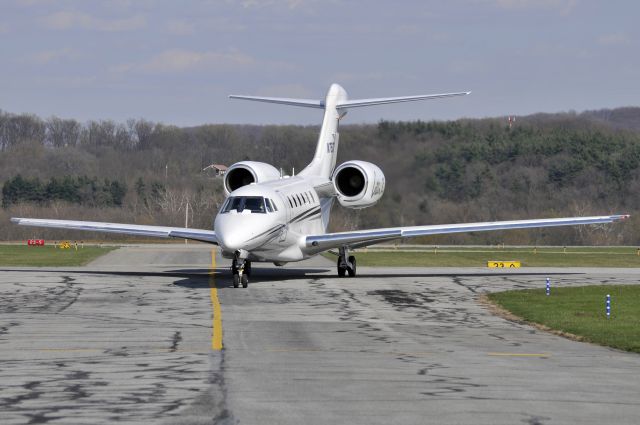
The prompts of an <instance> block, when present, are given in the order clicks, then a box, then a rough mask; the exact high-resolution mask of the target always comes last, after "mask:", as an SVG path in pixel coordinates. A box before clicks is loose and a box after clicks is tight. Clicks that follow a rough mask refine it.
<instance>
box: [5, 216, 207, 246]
mask: <svg viewBox="0 0 640 425" xmlns="http://www.w3.org/2000/svg"><path fill="white" fill-rule="evenodd" d="M11 221H12V222H14V223H16V224H19V225H21V226H34V227H52V228H56V229H69V230H87V231H91V232H105V233H119V234H124V235H136V236H150V237H154V238H182V239H191V240H194V241H200V242H207V243H212V244H216V245H217V244H218V239H217V238H216V233H215V232H214V231H213V230H202V229H189V228H185V227H164V226H145V225H141V224H121V223H102V222H97V221H75V220H49V219H40V218H12V219H11Z"/></svg>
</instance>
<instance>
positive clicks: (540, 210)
mask: <svg viewBox="0 0 640 425" xmlns="http://www.w3.org/2000/svg"><path fill="white" fill-rule="evenodd" d="M318 130H319V127H317V126H254V125H224V124H220V125H202V126H197V127H188V128H179V127H176V126H171V125H165V124H161V123H153V122H150V121H147V120H144V119H137V120H136V119H131V120H128V121H127V122H126V123H115V122H113V121H109V120H104V121H89V122H86V123H79V122H77V121H75V120H72V119H61V118H57V117H51V118H47V119H41V118H39V117H37V116H34V115H28V114H21V115H16V114H10V113H7V112H2V111H0V181H2V182H5V187H7V189H6V192H5V190H4V188H3V200H2V202H3V206H5V208H4V210H3V211H0V229H1V230H2V231H3V233H2V234H4V235H5V237H6V238H12V237H13V238H16V237H18V235H19V234H20V233H19V230H16V229H14V228H11V227H8V226H7V225H5V224H4V223H5V222H6V220H2V218H6V217H9V216H10V214H12V213H14V212H15V211H16V210H19V209H22V210H20V211H23V212H24V210H25V209H30V210H29V212H34V213H36V214H37V215H40V216H43V217H50V216H51V214H52V213H54V214H58V215H63V214H67V215H68V214H76V215H77V218H78V219H80V218H85V219H86V217H89V218H90V219H91V218H95V219H98V218H100V217H102V218H101V219H104V220H105V221H114V220H122V221H128V222H138V223H143V224H160V225H183V223H184V215H185V211H186V210H187V204H189V211H193V217H192V219H191V220H192V222H190V226H193V227H196V226H197V227H202V228H210V227H211V220H212V217H213V215H214V214H215V213H216V211H217V208H218V207H219V205H220V204H221V202H222V201H223V200H224V194H223V192H222V186H221V181H220V179H215V178H212V177H211V176H208V175H206V174H205V173H204V172H203V169H204V168H205V167H206V166H207V165H209V164H212V163H221V164H226V165H230V164H232V163H234V162H236V161H241V160H245V159H251V160H257V161H264V162H268V163H270V164H272V165H274V166H276V167H277V168H283V170H284V171H285V173H290V172H291V171H292V169H293V168H295V169H296V170H300V169H301V168H302V167H303V166H305V165H306V164H307V163H308V162H309V161H310V159H311V158H312V157H313V152H314V150H315V143H316V140H317V135H318ZM340 133H341V137H340V146H339V151H338V161H339V162H342V161H346V160H350V159H362V160H365V161H371V162H373V163H375V164H377V165H379V166H380V167H381V169H382V170H383V172H384V173H385V176H386V182H387V185H386V193H385V195H384V196H383V198H382V200H381V201H380V202H379V204H378V205H376V206H374V207H372V208H368V209H365V210H362V211H350V210H344V209H342V208H339V207H336V208H335V209H334V213H333V216H332V217H333V221H332V224H331V229H332V230H336V231H337V230H350V229H354V228H358V227H361V228H363V227H385V226H395V225H419V224H432V223H433V224H438V223H453V222H470V221H486V220H505V219H519V218H522V219H524V218H535V217H558V216H574V215H591V214H594V215H595V214H609V213H620V212H627V213H631V214H633V213H634V212H636V211H640V199H639V197H638V196H637V193H639V191H640V108H622V109H616V110H602V111H589V112H585V113H581V114H576V113H560V114H536V115H530V116H523V117H517V120H516V122H515V123H513V125H512V126H509V125H508V121H507V119H506V117H498V118H486V119H460V120H456V121H412V122H391V121H381V122H379V123H377V124H371V125H343V126H341V129H340ZM18 176H20V179H21V181H18V182H17V183H16V181H15V180H16V179H17V178H18ZM57 176H67V177H57ZM87 176H91V177H87ZM105 179H106V180H105ZM114 182H115V183H116V185H115V186H113V184H114ZM112 186H113V190H112ZM18 193H20V195H18ZM113 193H115V197H114V195H113ZM47 197H49V198H47ZM5 198H6V201H5ZM62 204H68V206H66V207H65V206H63V205H62ZM74 205H81V206H83V207H84V208H83V209H81V210H80V209H75V208H74ZM85 216H86V217H85ZM52 218H53V217H52ZM14 227H15V226H14ZM610 228H612V229H614V230H613V231H609V230H602V229H599V228H584V229H582V230H578V229H577V228H566V229H552V230H544V229H543V230H529V231H516V232H489V233H477V234H463V235H446V236H439V237H432V238H428V239H426V241H428V242H433V243H454V242H456V243H457V242H465V243H501V242H506V243H522V244H536V243H553V244H557V245H564V244H589V243H600V242H602V241H607V242H608V243H625V244H634V245H635V244H637V243H640V220H636V219H635V218H633V217H632V220H631V222H630V223H626V224H625V225H624V226H613V227H610ZM603 229H604V228H603ZM607 229H609V228H607ZM5 230H6V232H5Z"/></svg>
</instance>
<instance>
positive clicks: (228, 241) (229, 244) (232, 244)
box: [216, 231, 244, 251]
mask: <svg viewBox="0 0 640 425" xmlns="http://www.w3.org/2000/svg"><path fill="white" fill-rule="evenodd" d="M216 237H217V238H218V243H219V244H220V246H221V247H222V248H223V249H225V250H227V251H236V250H238V249H240V248H243V246H242V245H243V242H244V240H243V238H242V237H240V235H238V234H235V233H234V232H223V233H220V234H219V233H218V232H217V231H216Z"/></svg>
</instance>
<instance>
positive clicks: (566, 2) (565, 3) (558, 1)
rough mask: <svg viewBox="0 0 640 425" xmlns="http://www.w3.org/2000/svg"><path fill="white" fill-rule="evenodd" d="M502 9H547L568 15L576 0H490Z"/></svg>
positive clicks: (575, 4)
mask: <svg viewBox="0 0 640 425" xmlns="http://www.w3.org/2000/svg"><path fill="white" fill-rule="evenodd" d="M491 1H493V2H494V4H495V5H497V6H498V7H500V8H503V9H547V10H557V11H559V12H560V14H562V15H568V14H569V13H571V11H573V9H574V8H575V7H576V6H577V4H578V0H491Z"/></svg>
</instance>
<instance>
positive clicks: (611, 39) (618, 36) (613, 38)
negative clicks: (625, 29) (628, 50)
mask: <svg viewBox="0 0 640 425" xmlns="http://www.w3.org/2000/svg"><path fill="white" fill-rule="evenodd" d="M630 43H631V40H630V39H629V37H627V36H626V35H624V34H622V33H615V34H606V35H603V36H601V37H600V38H598V44H599V45H601V46H624V45H626V44H630Z"/></svg>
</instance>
